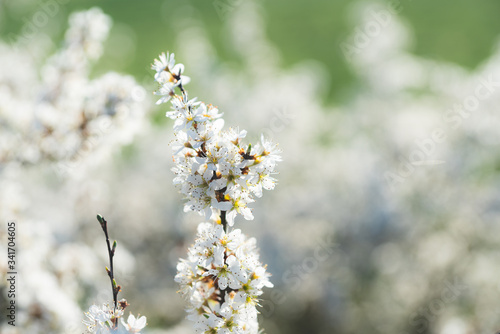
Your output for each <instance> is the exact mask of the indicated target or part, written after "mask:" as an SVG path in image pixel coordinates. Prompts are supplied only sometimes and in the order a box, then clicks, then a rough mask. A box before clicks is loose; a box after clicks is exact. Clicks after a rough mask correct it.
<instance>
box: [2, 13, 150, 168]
mask: <svg viewBox="0 0 500 334" xmlns="http://www.w3.org/2000/svg"><path fill="white" fill-rule="evenodd" d="M110 28H111V19H110V18H109V17H108V16H107V15H105V14H104V13H103V12H102V11H101V10H100V9H98V8H93V9H90V10H88V11H83V12H78V13H74V14H72V15H71V16H70V19H69V28H68V30H67V32H66V34H65V40H64V44H63V47H62V48H61V49H60V50H58V51H57V52H56V53H55V54H54V55H52V56H51V57H49V58H48V59H47V60H46V61H44V62H42V66H41V69H40V71H39V75H38V73H37V72H38V68H37V66H38V64H39V63H40V58H41V56H40V55H39V53H38V52H37V53H36V55H30V54H29V53H28V52H22V51H20V50H18V49H17V45H14V46H8V45H5V46H4V45H2V43H0V61H1V64H8V65H5V66H4V65H0V68H1V69H0V73H1V74H0V129H1V133H0V142H1V144H0V164H3V163H8V162H20V163H23V164H29V165H31V164H37V163H40V162H43V161H51V162H54V163H57V169H58V171H60V172H61V174H67V173H69V172H70V171H73V170H74V167H76V166H77V165H80V164H84V163H86V162H88V160H90V159H89V156H90V155H91V153H94V152H98V153H100V156H105V155H106V154H107V153H109V149H110V148H112V147H116V146H117V144H118V145H120V144H121V145H123V144H127V143H128V142H130V140H131V139H132V137H133V135H134V134H135V133H137V132H138V131H139V130H140V128H141V126H143V125H144V122H143V118H144V114H145V108H146V106H147V104H145V103H144V102H145V101H144V96H145V92H144V89H143V88H142V87H140V86H139V85H137V83H136V81H135V80H134V79H133V78H132V77H130V76H123V75H120V74H117V73H112V72H110V73H106V74H105V75H103V76H102V77H99V78H96V79H91V78H89V76H90V71H91V69H92V68H91V65H92V63H93V62H94V61H95V60H97V59H98V58H99V57H100V55H101V53H102V49H103V42H104V40H105V39H106V38H107V36H108V32H109V29H110ZM26 82H29V85H30V89H26ZM14 111H15V112H14ZM93 158H96V157H95V156H94V157H93Z"/></svg>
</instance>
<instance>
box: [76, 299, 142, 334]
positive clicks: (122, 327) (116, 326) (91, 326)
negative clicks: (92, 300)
mask: <svg viewBox="0 0 500 334" xmlns="http://www.w3.org/2000/svg"><path fill="white" fill-rule="evenodd" d="M126 305H128V304H127V302H126V301H125V300H124V299H122V300H121V301H120V305H119V307H118V308H117V309H114V308H113V307H112V306H110V304H103V305H101V306H97V305H92V306H91V307H90V308H89V311H88V312H86V313H85V315H86V316H87V320H84V321H83V323H84V324H85V325H86V326H87V330H88V332H89V333H97V334H105V333H116V334H126V333H135V334H140V333H141V330H142V329H143V328H144V327H146V317H145V316H142V317H138V318H136V317H135V316H134V315H132V314H130V315H129V316H128V319H127V321H126V322H125V321H124V320H123V318H122V316H123V313H124V308H125V307H126ZM118 320H120V321H118Z"/></svg>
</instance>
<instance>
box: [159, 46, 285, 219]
mask: <svg viewBox="0 0 500 334" xmlns="http://www.w3.org/2000/svg"><path fill="white" fill-rule="evenodd" d="M159 58H160V59H159V60H155V62H154V64H153V66H152V67H153V69H154V70H156V75H155V80H156V81H157V82H158V83H159V84H160V88H159V89H158V91H157V92H156V94H157V95H161V96H162V97H161V98H160V99H159V100H158V102H157V103H158V104H160V103H165V102H167V101H169V100H170V99H172V111H170V112H167V114H166V116H167V117H169V118H171V119H173V120H175V123H174V131H175V140H174V141H173V142H172V148H173V151H174V157H173V159H174V161H175V163H176V166H175V167H174V169H173V171H174V173H175V174H176V176H175V179H174V184H176V185H177V186H178V187H179V190H180V192H181V193H182V194H183V195H184V196H185V197H186V199H187V203H186V204H185V207H184V211H196V212H198V213H200V214H205V217H206V219H207V220H208V219H210V217H212V216H214V215H216V214H217V210H220V211H224V212H227V216H226V217H227V222H228V224H229V225H230V226H233V224H234V219H235V217H236V216H237V215H238V214H240V215H242V216H243V217H244V218H245V219H247V220H252V219H253V214H252V211H251V210H250V209H249V208H248V206H247V205H248V204H249V203H252V202H254V201H255V197H261V196H262V190H263V189H266V190H271V189H274V186H275V184H276V179H275V178H274V177H273V176H272V175H273V174H275V167H276V163H277V162H278V161H280V160H281V157H280V155H279V154H280V152H281V151H280V149H279V148H278V146H277V145H276V144H274V143H273V142H272V141H270V140H266V139H265V138H264V137H262V138H261V141H260V143H257V144H256V145H255V146H252V145H244V144H243V143H242V142H241V140H242V139H243V138H244V137H245V136H246V131H244V130H242V131H240V130H239V129H229V130H225V131H223V130H222V128H223V126H224V120H223V119H222V118H221V117H222V114H221V113H219V110H218V109H217V107H215V106H213V105H211V104H208V105H207V104H205V103H203V102H200V101H197V99H196V98H193V99H189V98H188V94H187V92H186V90H185V89H184V87H183V85H184V84H186V83H188V82H189V78H188V77H186V76H184V75H183V71H184V66H183V65H182V64H175V59H174V54H167V55H165V54H162V55H160V57H159ZM176 87H178V88H179V89H180V91H181V93H182V94H181V95H176V94H175V88H176Z"/></svg>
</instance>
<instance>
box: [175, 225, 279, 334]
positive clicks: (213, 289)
mask: <svg viewBox="0 0 500 334" xmlns="http://www.w3.org/2000/svg"><path fill="white" fill-rule="evenodd" d="M177 270H178V273H177V275H176V277H175V281H176V282H178V283H179V284H180V286H181V289H180V291H181V293H182V295H183V296H184V297H185V299H186V300H188V302H189V306H188V309H187V312H188V313H189V316H188V319H189V320H191V321H193V322H194V323H195V328H196V330H197V331H198V332H200V333H205V332H209V333H211V332H210V330H213V329H217V330H219V333H229V332H232V333H257V332H258V330H257V329H258V324H257V310H256V308H255V306H256V305H258V298H259V296H260V295H261V294H262V288H263V287H269V288H271V287H272V286H273V285H272V283H271V282H270V281H269V276H270V275H269V274H268V273H266V269H265V267H264V266H263V265H262V264H261V263H260V261H259V255H258V253H257V249H256V240H255V238H250V239H247V238H246V237H245V235H244V234H242V233H241V231H240V230H239V229H234V230H232V231H231V232H229V233H226V232H224V229H223V227H222V225H220V224H213V223H202V224H200V225H199V226H198V238H197V239H196V242H195V244H194V245H193V246H192V247H190V248H189V251H188V258H187V259H185V260H181V261H180V262H179V264H178V265H177Z"/></svg>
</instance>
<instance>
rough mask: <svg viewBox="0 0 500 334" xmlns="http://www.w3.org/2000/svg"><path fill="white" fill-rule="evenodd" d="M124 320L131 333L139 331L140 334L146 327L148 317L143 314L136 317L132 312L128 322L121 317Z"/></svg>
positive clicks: (124, 324)
mask: <svg viewBox="0 0 500 334" xmlns="http://www.w3.org/2000/svg"><path fill="white" fill-rule="evenodd" d="M120 320H121V322H122V325H123V327H125V328H126V329H127V331H128V332H129V333H137V334H139V333H140V332H141V330H142V329H143V328H144V327H146V317H145V316H142V317H140V318H136V317H135V316H134V315H132V314H130V315H129V316H128V319H127V322H125V321H124V320H123V318H121V319H120Z"/></svg>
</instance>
